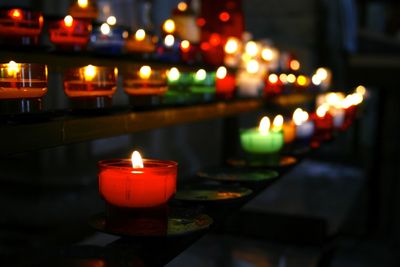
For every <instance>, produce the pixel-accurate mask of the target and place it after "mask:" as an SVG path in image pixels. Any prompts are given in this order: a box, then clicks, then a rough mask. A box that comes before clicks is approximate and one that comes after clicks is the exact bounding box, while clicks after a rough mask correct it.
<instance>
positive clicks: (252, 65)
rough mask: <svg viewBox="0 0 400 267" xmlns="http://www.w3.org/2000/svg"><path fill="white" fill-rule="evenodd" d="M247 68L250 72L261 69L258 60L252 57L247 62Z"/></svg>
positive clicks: (253, 72)
mask: <svg viewBox="0 0 400 267" xmlns="http://www.w3.org/2000/svg"><path fill="white" fill-rule="evenodd" d="M246 70H247V72H248V73H252V74H255V73H257V72H258V71H259V70H260V64H258V62H257V60H255V59H252V60H250V61H249V63H247V66H246Z"/></svg>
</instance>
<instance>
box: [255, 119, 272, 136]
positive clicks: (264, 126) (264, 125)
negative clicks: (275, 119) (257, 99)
mask: <svg viewBox="0 0 400 267" xmlns="http://www.w3.org/2000/svg"><path fill="white" fill-rule="evenodd" d="M270 127H271V121H270V120H269V118H268V117H267V116H265V117H263V118H262V119H261V121H260V125H259V126H258V131H259V132H260V134H261V135H267V134H268V132H269V128H270Z"/></svg>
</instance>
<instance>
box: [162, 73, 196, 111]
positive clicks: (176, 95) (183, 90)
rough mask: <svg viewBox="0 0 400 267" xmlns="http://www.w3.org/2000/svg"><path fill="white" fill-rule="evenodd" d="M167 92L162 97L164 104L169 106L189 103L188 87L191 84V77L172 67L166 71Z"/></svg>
mask: <svg viewBox="0 0 400 267" xmlns="http://www.w3.org/2000/svg"><path fill="white" fill-rule="evenodd" d="M167 76H168V91H167V93H166V94H165V96H164V103H165V104H171V105H177V104H178V105H181V104H189V103H190V97H191V93H190V85H191V84H192V78H193V77H192V75H191V74H190V73H187V72H184V73H181V72H180V71H179V70H178V69H177V68H175V67H173V68H171V69H169V70H168V71H167Z"/></svg>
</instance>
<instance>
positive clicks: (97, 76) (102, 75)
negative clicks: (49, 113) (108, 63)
mask: <svg viewBox="0 0 400 267" xmlns="http://www.w3.org/2000/svg"><path fill="white" fill-rule="evenodd" d="M117 74H118V70H117V69H116V68H111V67H98V66H93V65H88V66H86V67H82V68H75V69H70V70H68V71H67V72H66V73H65V76H64V91H65V94H66V95H67V96H68V97H70V98H71V100H83V99H85V100H93V101H94V102H95V103H99V100H100V99H102V101H107V103H105V104H104V106H109V105H111V98H112V95H113V94H114V93H115V91H116V90H117ZM102 106H103V104H101V105H100V106H99V107H102Z"/></svg>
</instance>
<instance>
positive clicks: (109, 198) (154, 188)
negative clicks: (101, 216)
mask: <svg viewBox="0 0 400 267" xmlns="http://www.w3.org/2000/svg"><path fill="white" fill-rule="evenodd" d="M177 165H178V164H177V163H176V162H173V161H162V160H154V159H144V160H142V158H141V156H140V154H139V153H138V152H137V151H135V152H133V154H132V158H131V159H130V160H129V159H114V160H104V161H100V162H99V169H100V172H99V191H100V195H101V196H102V198H104V200H105V201H106V202H107V203H108V204H110V205H112V206H115V207H119V208H154V207H158V206H162V205H165V204H166V203H167V202H168V200H169V199H171V198H172V196H173V195H174V194H175V192H176V174H177Z"/></svg>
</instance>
